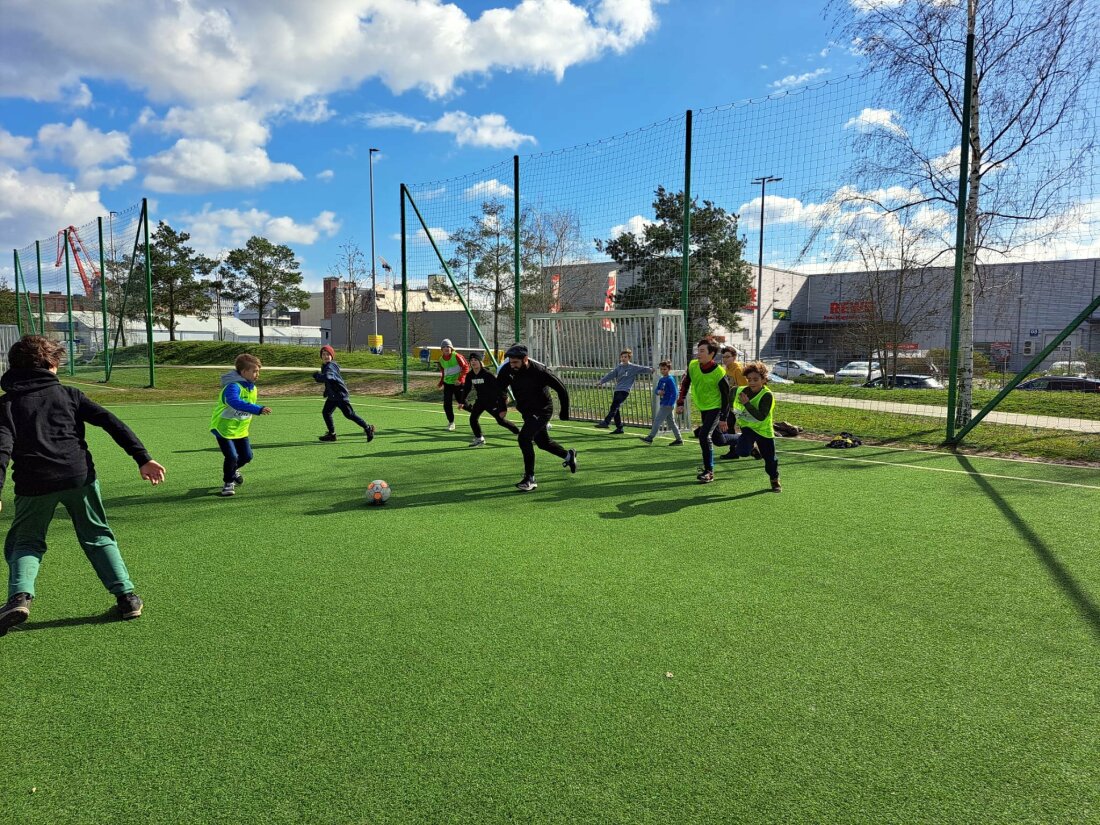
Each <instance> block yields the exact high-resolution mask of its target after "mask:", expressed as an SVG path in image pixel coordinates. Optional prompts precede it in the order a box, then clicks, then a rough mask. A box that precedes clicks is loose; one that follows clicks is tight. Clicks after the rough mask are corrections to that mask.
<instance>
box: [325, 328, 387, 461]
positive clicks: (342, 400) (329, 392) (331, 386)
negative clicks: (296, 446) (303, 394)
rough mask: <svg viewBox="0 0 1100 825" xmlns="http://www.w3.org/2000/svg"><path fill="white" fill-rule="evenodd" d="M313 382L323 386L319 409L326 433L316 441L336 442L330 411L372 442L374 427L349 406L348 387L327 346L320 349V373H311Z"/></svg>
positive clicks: (334, 354) (330, 349) (334, 424)
mask: <svg viewBox="0 0 1100 825" xmlns="http://www.w3.org/2000/svg"><path fill="white" fill-rule="evenodd" d="M313 380H314V381H316V382H317V383H319V384H324V385H325V406H324V407H322V408H321V418H323V419H324V420H325V429H327V430H328V432H326V433H325V434H324V435H322V436H320V437H319V438H318V439H317V440H318V441H335V440H336V423H335V422H334V421H333V420H332V411H333V410H339V411H340V412H341V413H343V415H344V418H346V419H347V420H348V421H353V422H355V423H356V424H358V425H359V426H360V427H362V428H363V432H364V433H366V434H367V442H368V443H369V442H371V441H373V440H374V427H373V426H372V425H370V424H368V423H367V422H366V421H364V420H363V419H362V418H360V417H359V416H358V415H357V414H356V413H355V409H354V408H353V407H352V406H351V396H350V395H348V385H347V384H346V383H344V376H342V375H341V374H340V365H339V364H337V363H336V351H335V350H334V349H333V348H332V347H330V346H329V345H328V344H325V345H324V346H323V347H321V371H320V372H315V373H313Z"/></svg>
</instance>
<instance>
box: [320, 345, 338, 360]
mask: <svg viewBox="0 0 1100 825" xmlns="http://www.w3.org/2000/svg"><path fill="white" fill-rule="evenodd" d="M321 352H327V353H328V354H329V355H331V356H332V357H333V358H335V357H336V350H334V349H333V348H332V347H330V346H329V345H328V344H325V345H324V346H323V347H321Z"/></svg>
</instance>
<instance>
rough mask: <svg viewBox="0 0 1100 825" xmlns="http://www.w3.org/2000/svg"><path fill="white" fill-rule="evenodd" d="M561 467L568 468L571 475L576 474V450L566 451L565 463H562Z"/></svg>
mask: <svg viewBox="0 0 1100 825" xmlns="http://www.w3.org/2000/svg"><path fill="white" fill-rule="evenodd" d="M561 466H562V467H568V468H569V472H571V473H575V472H577V451H576V450H568V451H566V453H565V461H563V462H562V463H561Z"/></svg>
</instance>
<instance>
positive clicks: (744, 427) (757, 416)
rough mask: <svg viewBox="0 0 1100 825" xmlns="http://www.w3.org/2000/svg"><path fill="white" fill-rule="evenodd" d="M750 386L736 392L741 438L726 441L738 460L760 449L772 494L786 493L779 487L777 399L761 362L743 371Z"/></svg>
mask: <svg viewBox="0 0 1100 825" xmlns="http://www.w3.org/2000/svg"><path fill="white" fill-rule="evenodd" d="M744 373H745V381H746V382H747V386H745V387H739V388H737V389H736V390H735V391H734V392H735V393H736V395H735V396H734V398H733V411H734V414H735V415H736V416H737V421H738V423H739V424H740V425H741V433H740V435H734V434H733V433H730V434H729V435H727V436H726V437H725V443H726V444H729V445H730V446H731V448H732V449H733V450H736V451H737V454H738V455H739V456H747V455H749V453H750V452H752V451H753V449H755V448H757V447H759V448H760V455H761V457H763V459H764V471H765V472H766V473H767V474H768V478H770V479H771V483H772V492H773V493H781V492H783V486H782V485H781V484H780V483H779V459H778V458H777V456H776V454H775V428H774V427H773V421H774V419H775V396H774V395H772V391H771V390H770V389H768V384H767V381H768V368H767V366H765V365H764V364H763V363H761V362H760V361H750V362H749V363H748V364H746V365H745V369H744Z"/></svg>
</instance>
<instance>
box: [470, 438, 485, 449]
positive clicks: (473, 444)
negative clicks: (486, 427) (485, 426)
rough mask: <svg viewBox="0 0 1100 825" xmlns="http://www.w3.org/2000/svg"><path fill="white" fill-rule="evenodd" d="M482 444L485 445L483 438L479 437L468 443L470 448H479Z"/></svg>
mask: <svg viewBox="0 0 1100 825" xmlns="http://www.w3.org/2000/svg"><path fill="white" fill-rule="evenodd" d="M484 443H485V436H483V435H479V436H478V437H477V438H475V439H474V440H473V441H471V442H470V446H471V447H480V446H481V445H483V444H484Z"/></svg>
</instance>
